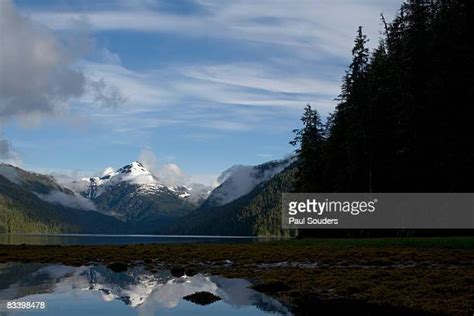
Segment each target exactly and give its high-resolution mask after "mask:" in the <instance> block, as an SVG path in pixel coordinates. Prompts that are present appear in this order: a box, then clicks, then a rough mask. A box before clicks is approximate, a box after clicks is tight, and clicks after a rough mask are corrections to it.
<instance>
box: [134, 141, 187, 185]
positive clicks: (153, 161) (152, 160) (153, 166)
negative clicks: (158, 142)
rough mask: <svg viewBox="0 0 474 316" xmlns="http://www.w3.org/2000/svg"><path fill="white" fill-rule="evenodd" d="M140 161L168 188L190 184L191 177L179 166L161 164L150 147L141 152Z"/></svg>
mask: <svg viewBox="0 0 474 316" xmlns="http://www.w3.org/2000/svg"><path fill="white" fill-rule="evenodd" d="M138 161H140V162H141V163H142V164H143V165H144V166H145V168H147V169H148V170H149V171H150V172H151V173H152V174H153V175H154V176H155V177H156V178H158V179H159V180H160V181H161V182H162V183H163V184H165V185H166V186H169V187H172V186H176V185H183V184H186V183H188V182H189V177H188V176H187V175H186V174H185V173H184V172H183V170H181V168H180V167H178V165H177V164H175V163H161V162H160V161H159V160H158V157H157V156H156V155H155V153H154V152H153V151H152V150H151V148H149V147H144V148H143V149H142V150H141V152H140V154H139V156H138Z"/></svg>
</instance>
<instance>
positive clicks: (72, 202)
mask: <svg viewBox="0 0 474 316" xmlns="http://www.w3.org/2000/svg"><path fill="white" fill-rule="evenodd" d="M35 194H36V195H37V196H38V197H39V198H40V199H42V200H44V201H46V202H49V203H53V204H59V205H62V206H66V207H71V208H75V209H80V210H85V211H95V210H96V206H95V204H94V203H93V202H92V201H91V200H89V199H86V198H85V197H83V196H81V195H71V194H66V193H64V192H60V191H52V192H50V193H48V194H39V193H35Z"/></svg>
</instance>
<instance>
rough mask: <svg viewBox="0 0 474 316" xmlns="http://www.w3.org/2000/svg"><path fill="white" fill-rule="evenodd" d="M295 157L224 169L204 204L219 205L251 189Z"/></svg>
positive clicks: (277, 171) (288, 163)
mask: <svg viewBox="0 0 474 316" xmlns="http://www.w3.org/2000/svg"><path fill="white" fill-rule="evenodd" d="M294 160H295V159H294V158H288V159H284V160H275V161H270V162H266V163H264V164H261V165H257V166H243V165H235V166H232V167H230V168H229V169H227V170H225V171H224V172H223V173H222V174H221V175H220V176H219V178H218V179H217V180H218V182H219V183H221V184H220V185H219V186H218V187H217V188H215V189H214V190H213V191H212V192H211V194H210V195H209V198H208V199H207V200H206V202H205V205H206V206H210V207H214V206H221V205H225V204H227V203H230V202H232V201H233V200H235V199H238V198H239V197H241V196H244V195H246V194H247V193H249V192H250V191H252V190H253V189H254V188H255V187H256V186H258V185H260V184H262V183H264V182H266V181H268V180H270V179H271V178H273V177H274V176H275V175H277V174H279V173H280V172H282V171H283V170H284V169H285V168H286V167H288V166H289V165H290V164H291V163H292V162H293V161H294Z"/></svg>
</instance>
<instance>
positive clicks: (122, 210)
mask: <svg viewBox="0 0 474 316" xmlns="http://www.w3.org/2000/svg"><path fill="white" fill-rule="evenodd" d="M68 187H69V188H71V189H72V190H73V191H75V192H79V193H80V194H81V195H82V196H84V197H86V198H88V199H90V200H91V201H93V202H94V204H95V205H96V207H97V210H98V211H99V212H101V213H103V214H106V215H111V216H114V217H116V218H118V219H120V220H122V221H124V222H127V223H130V224H132V225H134V227H135V228H136V229H138V230H139V231H140V232H150V233H157V232H159V228H160V227H164V226H166V225H168V224H170V223H171V222H172V221H173V219H175V218H177V217H179V216H184V215H185V214H186V213H187V212H189V211H191V210H193V209H195V208H196V207H197V206H198V205H200V204H201V203H202V202H203V201H204V200H205V199H206V198H207V196H208V195H209V191H210V189H209V188H207V187H205V186H202V185H186V186H184V185H182V186H175V187H167V186H166V185H164V184H163V183H162V182H161V181H160V179H159V178H158V177H156V176H155V175H153V174H152V173H151V172H150V171H149V170H148V169H147V168H145V166H144V165H143V164H141V163H140V162H138V161H134V162H132V163H130V164H128V165H126V166H124V167H122V168H119V169H117V170H114V171H110V170H109V171H107V172H105V173H104V174H103V175H102V176H101V177H91V178H83V179H81V180H78V181H74V182H73V183H71V184H69V185H68Z"/></svg>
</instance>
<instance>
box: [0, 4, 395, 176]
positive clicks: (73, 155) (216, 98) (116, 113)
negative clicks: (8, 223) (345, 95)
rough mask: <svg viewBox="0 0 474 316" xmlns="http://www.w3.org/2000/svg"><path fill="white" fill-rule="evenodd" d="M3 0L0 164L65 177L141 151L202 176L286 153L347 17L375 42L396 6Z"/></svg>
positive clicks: (335, 86)
mask: <svg viewBox="0 0 474 316" xmlns="http://www.w3.org/2000/svg"><path fill="white" fill-rule="evenodd" d="M2 1H3V0H2ZM8 2H10V1H9V0H4V2H2V5H3V7H2V9H3V10H2V11H3V13H0V19H2V20H3V21H2V23H5V25H7V26H8V27H11V28H12V30H10V31H11V32H10V33H12V34H13V35H11V38H10V40H9V39H8V37H7V40H6V41H7V44H9V45H8V47H11V49H10V51H11V52H12V53H11V54H8V52H9V50H8V49H7V50H5V51H6V52H5V56H7V58H4V60H6V61H5V64H6V63H7V61H8V65H17V66H16V68H13V66H10V68H11V70H10V72H11V73H12V74H10V73H9V72H8V67H7V66H5V65H3V66H4V67H2V68H4V69H0V71H2V72H3V73H0V76H1V77H2V83H1V84H2V85H6V86H7V87H6V88H3V87H2V90H0V91H3V92H2V93H3V94H4V95H1V96H0V124H1V125H0V140H2V139H3V141H4V143H5V146H4V147H5V148H8V149H9V153H6V154H4V157H3V159H4V160H10V161H12V160H15V161H16V162H17V163H18V164H20V165H21V166H22V167H24V168H26V169H34V170H38V171H43V172H53V173H55V174H59V173H66V174H70V175H71V174H72V175H73V176H75V175H86V174H91V173H97V172H99V171H100V170H103V169H105V168H106V167H108V166H112V167H120V166H122V165H124V164H126V163H128V162H130V161H132V160H135V159H138V158H141V159H148V160H153V161H154V163H155V164H156V165H158V166H160V167H159V168H158V169H159V170H164V169H163V168H165V169H166V167H169V166H173V168H172V169H173V170H179V173H181V174H182V175H183V174H184V175H186V176H187V177H191V178H192V179H193V180H194V181H201V182H206V183H210V182H212V180H213V179H215V177H216V176H217V175H219V174H220V172H222V171H223V170H225V169H227V168H228V167H230V166H231V165H234V164H258V163H262V162H265V161H268V160H272V159H279V158H282V157H284V156H285V155H287V154H289V153H291V151H292V150H293V149H292V148H291V146H290V145H288V142H289V141H290V140H291V138H292V133H291V130H292V129H294V128H297V127H299V126H300V122H299V116H300V115H301V112H302V109H303V107H304V106H305V104H307V103H310V104H311V105H313V106H314V107H315V108H317V109H318V110H319V111H320V112H321V113H322V114H323V115H327V114H328V113H329V112H331V111H333V109H334V101H333V99H334V98H335V97H336V96H337V94H338V93H339V84H340V79H341V77H342V76H343V74H344V70H345V69H346V66H347V64H348V63H349V61H350V50H351V48H352V43H353V38H354V35H355V32H356V29H357V26H359V25H362V26H363V27H364V30H365V32H366V33H367V34H368V36H369V38H370V40H371V41H370V45H371V47H373V46H375V45H376V43H377V41H378V37H379V31H380V30H381V25H380V24H381V23H380V13H382V12H383V13H384V15H385V16H386V17H387V18H388V19H389V20H390V19H391V18H392V17H393V16H394V14H395V13H396V10H397V9H398V8H399V6H400V3H401V2H400V1H398V0H397V1H394V0H362V1H355V0H354V1H348V0H346V1H342V0H336V1H329V0H314V1H305V0H299V1H290V0H288V1H280V0H273V1H267V0H261V1H245V0H237V1H222V0H195V1H193V0H185V1H172V0H170V1H163V0H156V1H151V0H143V1H139V0H127V1H125V0H114V1H112V0H99V1H87V0H76V1H66V0H56V1H48V0H42V1H33V0H17V1H14V2H12V3H10V4H6V3H8ZM5 21H6V22H5ZM18 25H19V26H20V27H19V26H18ZM3 29H4V31H1V32H6V31H7V27H4V28H3ZM22 29H23V33H21V32H20V31H18V30H22ZM15 32H17V33H18V34H16V33H15ZM2 35H3V34H2ZM33 35H35V36H34V38H33V37H31V38H29V36H33ZM13 36H14V37H13ZM8 41H10V42H11V44H10V42H8ZM22 41H25V42H22ZM31 43H33V44H31ZM2 49H3V48H2ZM15 52H21V53H15ZM38 52H39V53H38ZM28 54H34V55H32V56H30V55H28ZM38 54H40V55H38ZM20 55H21V56H20ZM38 56H40V58H39V57H38ZM31 60H33V61H34V63H33V61H31ZM29 62H31V63H32V64H31V65H30V64H28V63H29ZM16 69H20V70H18V71H17V70H16ZM29 69H32V70H31V72H32V73H29V71H30V70H29ZM17 73H19V74H17ZM16 77H18V78H20V79H21V78H23V79H22V80H18V82H19V83H15V82H14V80H15V79H16ZM43 77H45V79H44V80H43ZM30 79H31V80H30ZM30 81H31V82H30ZM22 82H27V83H26V84H24V85H23V86H21V87H18V85H22ZM38 82H40V83H38ZM29 84H30V86H28V85H29ZM37 87H41V89H40V88H38V91H37V92H36V94H34V93H33V92H31V91H36V90H35V89H37ZM22 89H23V90H22ZM45 90H46V91H48V92H47V93H44V92H43V91H45ZM5 91H6V92H5ZM20 93H22V95H20ZM25 94H26V95H28V97H26V96H25ZM30 94H31V95H30ZM32 99H33V100H35V101H34V102H32V101H31V100H32ZM38 99H40V100H41V101H36V100H38ZM2 100H14V101H15V100H16V101H15V102H17V103H14V102H10V103H5V104H3V105H2V103H1V102H7V101H2ZM41 102H44V103H41ZM40 103H41V104H40ZM0 145H1V144H0ZM0 147H1V146H0ZM0 158H1V156H0ZM160 168H161V169H160ZM176 168H178V169H176ZM168 169H169V168H168Z"/></svg>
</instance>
